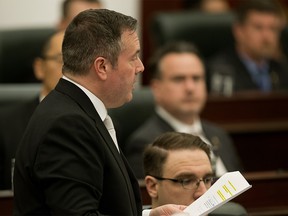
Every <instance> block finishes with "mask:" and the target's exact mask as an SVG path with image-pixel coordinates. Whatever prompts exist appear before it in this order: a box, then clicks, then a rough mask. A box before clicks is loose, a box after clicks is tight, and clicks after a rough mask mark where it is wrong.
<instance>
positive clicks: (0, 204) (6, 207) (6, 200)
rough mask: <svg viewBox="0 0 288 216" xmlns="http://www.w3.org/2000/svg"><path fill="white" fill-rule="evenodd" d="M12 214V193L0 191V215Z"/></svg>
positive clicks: (7, 215)
mask: <svg viewBox="0 0 288 216" xmlns="http://www.w3.org/2000/svg"><path fill="white" fill-rule="evenodd" d="M12 212H13V192H12V191H9V190H2V191H1V190H0V215H1V216H12Z"/></svg>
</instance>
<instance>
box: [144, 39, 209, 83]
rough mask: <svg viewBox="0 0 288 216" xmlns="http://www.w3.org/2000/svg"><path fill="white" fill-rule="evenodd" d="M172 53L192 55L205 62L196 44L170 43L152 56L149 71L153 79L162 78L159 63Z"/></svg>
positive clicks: (184, 42) (148, 66)
mask: <svg viewBox="0 0 288 216" xmlns="http://www.w3.org/2000/svg"><path fill="white" fill-rule="evenodd" d="M170 53H191V54H194V55H196V56H197V57H199V59H200V60H201V61H202V62H203V58H202V57H201V54H200V52H199V51H198V49H197V48H196V46H195V45H194V44H192V43H190V42H186V41H173V42H169V43H167V44H165V45H163V46H162V47H160V48H158V50H156V52H155V53H154V55H152V57H151V58H150V59H149V61H148V65H147V71H149V73H150V78H151V79H160V78H161V71H160V68H159V63H160V61H161V59H162V58H163V57H164V56H166V55H168V54H170ZM203 65H204V63H203Z"/></svg>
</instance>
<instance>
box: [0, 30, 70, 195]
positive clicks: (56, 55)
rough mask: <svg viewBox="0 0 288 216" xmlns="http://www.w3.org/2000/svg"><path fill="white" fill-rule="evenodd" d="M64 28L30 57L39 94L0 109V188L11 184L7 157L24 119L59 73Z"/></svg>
mask: <svg viewBox="0 0 288 216" xmlns="http://www.w3.org/2000/svg"><path fill="white" fill-rule="evenodd" d="M63 38H64V31H59V32H56V33H54V34H53V35H51V36H50V37H49V38H48V39H47V40H46V41H45V44H44V45H43V48H42V53H41V55H40V56H39V57H37V58H36V59H35V60H34V63H33V68H34V74H35V77H36V78H37V79H38V80H39V81H41V87H40V92H39V94H38V95H37V96H36V97H35V98H34V99H32V100H28V101H25V102H21V103H19V104H14V105H8V106H6V107H3V108H1V111H0V128H1V130H0V148H1V149H0V154H1V156H0V189H1V190H4V189H5V190H8V189H11V188H12V185H11V166H12V162H11V160H12V159H13V158H14V157H15V153H16V149H17V146H18V144H19V142H20V140H21V138H22V135H23V133H24V131H25V128H26V125H27V124H28V121H29V119H30V117H31V115H32V113H33V112H34V110H35V109H36V107H37V106H38V104H39V103H40V101H41V100H43V98H44V97H45V96H46V95H47V94H48V93H49V92H50V91H51V90H52V89H54V87H55V86H56V84H57V82H58V81H59V79H60V78H61V76H62V65H63V61H62V52H61V48H62V41H63Z"/></svg>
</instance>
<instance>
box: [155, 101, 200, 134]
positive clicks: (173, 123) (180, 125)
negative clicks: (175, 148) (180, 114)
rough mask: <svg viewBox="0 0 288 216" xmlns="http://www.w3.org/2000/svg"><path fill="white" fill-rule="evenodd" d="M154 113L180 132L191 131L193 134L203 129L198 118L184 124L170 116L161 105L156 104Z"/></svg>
mask: <svg viewBox="0 0 288 216" xmlns="http://www.w3.org/2000/svg"><path fill="white" fill-rule="evenodd" d="M156 113H157V114H158V115H159V116H161V117H162V118H163V119H164V120H166V121H167V122H169V124H170V125H171V126H172V127H173V128H174V130H175V131H177V132H182V133H192V134H195V135H198V136H199V134H202V132H203V129H202V125H201V122H200V120H199V118H197V119H196V120H195V122H194V123H193V124H191V125H189V124H185V123H183V122H181V121H179V120H178V119H176V118H175V117H174V116H172V115H171V114H170V113H168V112H167V111H166V110H165V109H164V108H163V107H160V106H157V107H156Z"/></svg>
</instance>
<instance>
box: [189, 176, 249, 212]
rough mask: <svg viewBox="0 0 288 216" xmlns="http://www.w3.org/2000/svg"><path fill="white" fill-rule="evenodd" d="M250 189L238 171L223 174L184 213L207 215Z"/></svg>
mask: <svg viewBox="0 0 288 216" xmlns="http://www.w3.org/2000/svg"><path fill="white" fill-rule="evenodd" d="M251 187H252V186H251V185H250V184H249V183H248V182H247V181H246V179H245V178H244V177H243V175H242V174H241V173H240V172H239V171H235V172H228V173H225V174H224V175H223V176H221V177H220V178H219V179H218V180H217V181H216V182H215V183H214V184H213V185H212V186H211V187H210V188H209V189H208V190H207V191H206V192H205V193H204V194H203V195H202V196H201V197H199V198H198V199H197V200H196V201H194V202H193V203H192V204H191V205H189V206H188V207H187V208H186V209H185V210H184V212H186V213H188V214H189V215H190V216H203V215H207V214H208V213H210V212H212V211H213V210H215V209H216V208H218V207H219V206H221V205H223V204H224V203H226V202H228V201H229V200H231V199H233V198H234V197H236V196H238V195H239V194H241V193H243V192H244V191H246V190H248V189H249V188H251Z"/></svg>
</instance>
